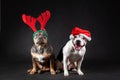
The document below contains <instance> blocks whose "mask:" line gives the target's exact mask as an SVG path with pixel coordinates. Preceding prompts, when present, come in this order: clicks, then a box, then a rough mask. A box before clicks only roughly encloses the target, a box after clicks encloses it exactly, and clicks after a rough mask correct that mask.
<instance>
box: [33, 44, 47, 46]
mask: <svg viewBox="0 0 120 80" xmlns="http://www.w3.org/2000/svg"><path fill="white" fill-rule="evenodd" d="M35 46H37V47H45V46H46V44H41V45H39V44H35Z"/></svg>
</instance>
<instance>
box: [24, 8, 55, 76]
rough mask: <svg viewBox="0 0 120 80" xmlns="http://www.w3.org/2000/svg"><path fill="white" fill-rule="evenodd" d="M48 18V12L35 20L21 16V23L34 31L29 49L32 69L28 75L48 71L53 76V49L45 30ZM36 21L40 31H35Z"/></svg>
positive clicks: (28, 16) (49, 14) (27, 16)
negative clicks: (32, 43)
mask: <svg viewBox="0 0 120 80" xmlns="http://www.w3.org/2000/svg"><path fill="white" fill-rule="evenodd" d="M50 16H51V13H50V11H49V10H46V11H45V12H43V13H41V14H40V15H39V16H38V17H37V18H34V17H32V16H30V15H26V14H23V15H22V20H23V22H24V23H26V24H27V25H28V27H30V28H31V29H32V30H33V31H34V34H33V42H34V45H33V46H32V48H31V55H32V63H33V68H32V69H29V70H28V72H29V73H30V74H34V73H36V72H41V71H48V70H50V72H51V74H55V70H54V54H53V48H52V46H51V45H49V43H48V34H47V32H46V30H45V26H46V24H47V22H48V20H49V19H50ZM37 21H38V22H39V23H40V25H41V26H40V30H37V29H36V22H37Z"/></svg>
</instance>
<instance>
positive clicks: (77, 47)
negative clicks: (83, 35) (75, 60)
mask: <svg viewBox="0 0 120 80" xmlns="http://www.w3.org/2000/svg"><path fill="white" fill-rule="evenodd" d="M74 46H75V49H76V50H77V51H79V50H80V49H81V48H82V46H81V45H76V44H75V45H74Z"/></svg>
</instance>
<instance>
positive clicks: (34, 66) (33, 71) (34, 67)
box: [30, 58, 37, 74]
mask: <svg viewBox="0 0 120 80" xmlns="http://www.w3.org/2000/svg"><path fill="white" fill-rule="evenodd" d="M32 63H33V68H32V70H31V71H30V74H35V72H36V67H37V66H36V62H35V59H34V58H32Z"/></svg>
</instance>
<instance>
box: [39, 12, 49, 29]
mask: <svg viewBox="0 0 120 80" xmlns="http://www.w3.org/2000/svg"><path fill="white" fill-rule="evenodd" d="M50 16H51V15H50V11H49V10H46V11H45V12H43V13H41V15H40V16H38V18H37V20H38V21H39V23H40V24H41V27H40V29H41V30H45V26H46V23H47V22H48V20H49V19H50Z"/></svg>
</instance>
